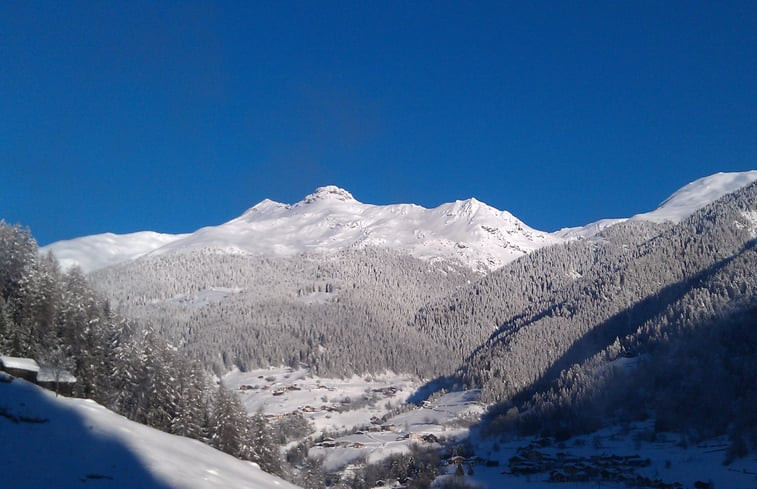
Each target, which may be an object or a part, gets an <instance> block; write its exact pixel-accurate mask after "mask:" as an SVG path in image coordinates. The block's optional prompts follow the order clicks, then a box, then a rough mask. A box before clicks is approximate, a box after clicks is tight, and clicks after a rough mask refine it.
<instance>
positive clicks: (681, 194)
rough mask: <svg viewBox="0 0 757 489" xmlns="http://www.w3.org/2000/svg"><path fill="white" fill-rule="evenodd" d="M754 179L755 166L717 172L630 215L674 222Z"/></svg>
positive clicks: (601, 225) (591, 227)
mask: <svg viewBox="0 0 757 489" xmlns="http://www.w3.org/2000/svg"><path fill="white" fill-rule="evenodd" d="M755 180H757V170H751V171H745V172H732V173H723V172H720V173H716V174H714V175H710V176H708V177H703V178H700V179H698V180H694V181H693V182H691V183H689V184H687V185H685V186H683V187H682V188H680V189H679V190H678V191H676V192H675V193H674V194H673V195H671V196H670V197H668V198H667V199H665V201H664V202H662V203H661V204H660V205H659V207H657V209H655V210H653V211H650V212H645V213H643V214H636V215H635V216H633V217H631V218H630V219H631V220H634V221H651V222H659V223H661V222H665V221H670V222H672V223H678V222H680V221H682V220H683V219H685V218H687V217H689V216H690V215H692V214H693V213H694V212H696V211H697V210H699V209H701V208H702V207H704V206H706V205H707V204H710V203H712V202H715V201H716V200H718V199H719V198H721V197H722V196H724V195H726V194H729V193H731V192H735V191H736V190H738V189H740V188H743V187H746V186H747V185H749V184H750V183H752V182H754V181H755ZM626 220H628V219H626V218H621V219H602V220H599V221H596V222H592V223H590V224H587V225H586V226H578V227H571V228H563V229H560V230H559V231H556V232H554V233H552V235H553V236H555V237H557V238H561V239H575V238H590V237H592V236H594V235H595V234H597V233H599V232H600V231H602V230H603V229H605V228H607V227H609V226H612V225H613V224H617V223H619V222H623V221H626Z"/></svg>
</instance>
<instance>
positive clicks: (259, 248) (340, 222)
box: [41, 170, 757, 272]
mask: <svg viewBox="0 0 757 489" xmlns="http://www.w3.org/2000/svg"><path fill="white" fill-rule="evenodd" d="M755 180H757V170H752V171H747V172H739V173H717V174H715V175H711V176H708V177H704V178H701V179H699V180H696V181H694V182H692V183H690V184H688V185H686V186H684V187H683V188H681V189H680V190H678V191H677V192H675V193H674V194H673V195H671V196H670V197H669V198H668V199H666V200H665V201H664V202H663V203H662V204H660V206H659V207H658V208H657V209H655V210H653V211H651V212H647V213H643V214H637V215H635V216H633V217H631V218H630V219H633V220H647V221H653V222H662V221H672V222H674V223H675V222H679V221H680V220H681V219H683V218H685V217H687V216H689V215H691V214H692V213H693V212H695V211H696V210H697V209H700V208H701V207H704V206H705V205H707V204H709V203H711V202H713V201H715V200H717V199H718V198H720V197H722V196H723V195H725V194H727V193H730V192H733V191H736V190H738V189H739V188H742V187H744V186H745V185H747V184H749V183H751V182H753V181H755ZM625 220H627V219H626V218H622V219H603V220H601V221H597V222H594V223H591V224H588V225H586V226H581V227H574V228H564V229H561V230H559V231H557V232H555V233H545V232H542V231H538V230H536V229H533V228H531V227H529V226H527V225H526V224H525V223H523V222H522V221H520V220H518V219H517V218H516V217H515V216H513V215H512V214H510V213H509V212H507V211H500V210H497V209H495V208H493V207H490V206H488V205H486V204H485V203H483V202H480V201H478V200H476V199H474V198H471V199H468V200H463V201H455V202H451V203H447V204H442V205H440V206H438V207H435V208H433V209H426V208H424V207H421V206H418V205H415V204H393V205H371V204H363V203H361V202H359V201H357V200H356V199H355V198H354V197H353V196H352V194H350V193H349V192H348V191H346V190H344V189H341V188H338V187H335V186H326V187H320V188H318V189H316V191H315V192H314V193H312V194H310V195H308V196H307V197H305V198H304V199H303V200H301V201H300V202H297V203H296V204H292V205H288V204H282V203H279V202H274V201H272V200H268V199H265V200H263V201H262V202H260V203H258V204H257V205H255V206H254V207H252V208H250V209H249V210H247V211H246V212H245V213H244V214H242V215H241V216H239V217H237V218H236V219H232V220H231V221H229V222H226V223H224V224H221V225H218V226H210V227H205V228H202V229H199V230H197V231H195V232H194V233H191V234H180V235H171V234H160V233H155V232H150V231H145V232H139V233H132V234H124V235H116V234H111V233H107V234H98V235H94V236H86V237H82V238H76V239H72V240H68V241H58V242H56V243H53V244H50V245H48V246H45V247H43V248H42V249H41V251H42V252H43V253H46V252H47V251H52V253H53V254H54V255H55V256H56V257H57V258H58V260H59V261H60V262H61V264H62V266H63V267H70V266H72V265H79V266H80V267H81V268H82V270H84V271H85V272H91V271H94V270H97V269H100V268H104V267H107V266H110V265H115V264H117V263H121V262H124V261H128V260H134V259H136V258H139V257H141V256H145V255H148V254H153V255H158V254H165V253H172V252H182V251H190V250H198V249H211V250H214V251H218V252H223V253H248V254H253V255H262V256H291V255H297V254H301V253H310V254H318V253H334V252H337V251H340V250H345V249H354V248H363V247H369V246H370V247H378V248H387V249H393V250H398V251H401V252H405V253H409V254H411V255H412V256H415V257H417V258H421V259H426V260H437V259H452V260H456V261H459V262H460V263H462V264H464V265H467V266H468V267H470V268H472V269H474V270H477V271H481V272H487V271H490V270H493V269H496V268H499V267H501V266H502V265H504V264H506V263H509V262H511V261H513V260H515V259H516V258H519V257H521V256H523V255H525V254H527V253H530V252H531V251H534V250H536V249H539V248H541V247H544V246H548V245H551V244H556V243H559V242H562V241H564V240H566V239H575V238H579V237H584V238H587V237H591V236H594V235H595V234H597V233H598V232H599V231H601V230H602V229H604V228H606V227H608V226H611V225H613V224H616V223H618V222H623V221H625Z"/></svg>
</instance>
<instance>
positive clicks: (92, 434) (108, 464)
mask: <svg viewBox="0 0 757 489" xmlns="http://www.w3.org/2000/svg"><path fill="white" fill-rule="evenodd" d="M0 432H2V434H3V436H2V443H0V486H2V487H4V488H8V489H16V488H18V489H21V488H26V487H57V488H61V489H64V488H74V487H77V488H78V487H89V486H94V487H101V488H110V489H116V488H123V489H133V488H135V487H141V488H154V489H170V488H175V489H192V488H197V489H212V488H224V489H225V488H229V487H236V488H242V487H256V488H261V489H273V488H278V489H282V488H294V487H295V486H293V485H292V484H289V483H287V482H286V481H284V480H282V479H280V478H277V477H275V476H272V475H269V474H266V473H265V472H263V471H261V470H260V469H259V468H258V467H256V466H255V465H254V464H252V463H250V462H245V461H242V460H238V459H236V458H234V457H232V456H230V455H227V454H225V453H222V452H219V451H218V450H215V449H213V448H210V447H209V446H207V445H204V444H202V443H200V442H199V441H196V440H190V439H188V438H183V437H181V436H175V435H169V434H167V433H164V432H162V431H158V430H155V429H153V428H149V427H147V426H144V425H142V424H139V423H135V422H133V421H129V420H127V419H126V418H124V417H123V416H119V415H117V414H115V413H113V412H112V411H109V410H108V409H106V408H104V407H103V406H101V405H99V404H97V403H95V402H94V401H91V400H87V399H69V398H65V397H55V394H53V393H52V392H49V391H45V390H43V389H41V388H39V387H37V386H35V385H32V384H30V383H28V382H26V381H23V380H17V379H14V378H13V377H10V376H7V375H6V374H4V373H0Z"/></svg>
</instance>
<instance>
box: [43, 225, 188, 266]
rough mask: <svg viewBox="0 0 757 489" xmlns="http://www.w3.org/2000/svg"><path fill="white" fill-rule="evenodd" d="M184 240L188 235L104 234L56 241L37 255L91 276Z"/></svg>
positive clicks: (147, 233) (151, 233)
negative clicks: (44, 254) (97, 271)
mask: <svg viewBox="0 0 757 489" xmlns="http://www.w3.org/2000/svg"><path fill="white" fill-rule="evenodd" d="M186 236H188V235H187V234H161V233H155V232H152V231H142V232H138V233H130V234H113V233H104V234H95V235H92V236H85V237H82V238H75V239H69V240H65V241H56V242H55V243H52V244H50V245H48V246H44V247H42V248H41V249H40V252H41V253H47V252H48V251H52V253H53V255H55V257H56V258H57V259H58V262H59V263H60V265H61V267H63V268H64V269H67V268H70V267H72V266H75V265H78V266H79V267H80V268H81V269H82V270H83V271H84V272H91V271H92V270H97V269H99V268H105V267H108V266H110V265H115V264H116V263H121V262H123V261H128V260H133V259H135V258H137V257H140V256H142V255H144V254H145V253H149V252H151V251H152V250H155V249H157V248H160V247H161V246H164V245H166V244H168V243H171V242H172V241H176V240H177V239H181V238H184V237H186Z"/></svg>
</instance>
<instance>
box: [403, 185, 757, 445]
mask: <svg viewBox="0 0 757 489" xmlns="http://www.w3.org/2000/svg"><path fill="white" fill-rule="evenodd" d="M756 237H757V184H752V185H750V186H748V187H745V188H743V189H741V190H739V191H737V192H734V193H732V194H729V195H727V196H725V197H723V198H721V199H720V200H718V201H716V202H715V203H713V204H710V205H708V206H707V207H705V208H703V209H701V210H699V211H698V212H696V213H695V214H693V215H691V216H690V217H689V218H687V219H685V220H683V221H682V222H680V223H679V224H677V225H670V224H667V225H662V226H659V225H653V224H649V223H638V222H626V223H621V224H617V225H615V226H612V227H610V228H608V229H606V230H604V231H603V232H602V233H600V234H599V235H597V236H596V238H594V239H591V240H579V241H575V242H572V243H569V244H566V245H560V246H555V247H551V248H545V249H542V250H539V251H537V252H535V253H533V254H531V255H530V256H528V257H524V258H522V259H520V260H518V261H516V262H514V263H512V264H510V265H507V266H505V267H503V268H502V269H500V270H498V271H497V272H494V273H492V274H490V275H489V276H487V277H485V278H484V279H482V280H480V281H479V282H476V283H473V284H471V285H470V286H468V287H466V288H462V289H461V290H459V291H457V292H456V293H455V294H454V295H453V296H452V297H450V298H448V299H441V300H439V301H437V302H436V303H435V304H434V305H430V306H427V307H424V308H422V309H421V310H420V311H419V313H418V314H417V315H416V318H415V323H416V324H418V325H419V327H421V328H422V329H424V330H426V331H428V332H429V334H432V335H436V336H437V337H439V338H440V341H442V342H443V343H446V344H448V345H450V347H452V348H455V343H454V341H455V338H458V339H460V341H459V343H458V344H457V346H456V348H457V349H458V351H460V352H463V353H467V352H470V355H469V356H468V358H466V360H465V361H464V362H463V366H462V367H461V369H460V371H459V372H458V376H459V378H460V380H461V382H462V383H463V384H465V385H467V386H468V387H481V388H482V390H483V396H484V398H485V399H488V400H490V401H495V402H496V404H495V406H494V407H493V409H492V413H491V415H490V416H489V417H488V418H487V419H486V421H485V423H486V424H488V425H489V428H488V431H489V432H497V431H500V430H503V429H504V430H509V429H518V430H520V431H522V432H527V433H532V432H543V433H545V434H550V435H557V436H568V435H570V434H575V433H578V432H587V431H591V430H594V429H597V428H598V427H600V426H601V425H602V423H603V422H606V421H607V420H611V419H612V420H616V421H629V420H635V419H641V418H645V417H647V416H653V417H654V418H655V420H656V423H657V427H658V429H662V430H680V431H682V432H684V433H686V436H688V437H691V438H692V439H698V438H701V437H707V436H712V435H714V434H722V433H725V432H727V431H730V433H731V435H732V437H734V443H733V444H732V451H735V453H734V454H733V455H738V452H739V451H743V450H744V449H745V448H744V447H745V446H746V445H744V442H743V439H742V438H743V437H744V436H747V435H751V436H752V437H753V441H757V418H756V417H755V414H754V406H755V405H757V404H756V402H757V380H756V379H755V377H754V375H753V372H754V371H755V369H757V336H755V335H756V334H757V322H756V321H757V292H756V291H757V274H756V273H755V270H757V250H756V246H757V240H756V239H755V238H756ZM462 330H465V331H471V332H472V335H473V337H474V338H475V339H473V340H471V339H470V338H465V335H464V334H460V331H462ZM477 341H481V343H480V344H478V345H477V344H476V342H477ZM740 447H741V448H740Z"/></svg>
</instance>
